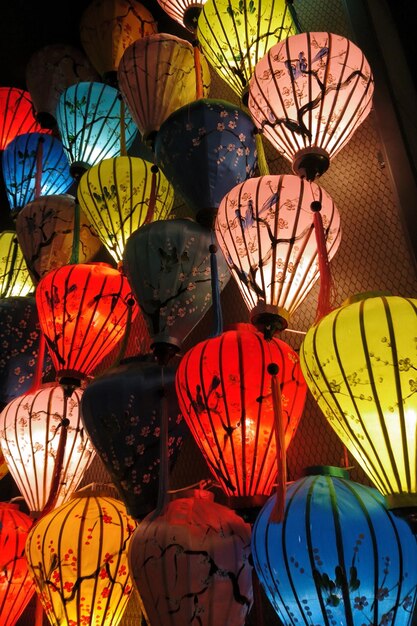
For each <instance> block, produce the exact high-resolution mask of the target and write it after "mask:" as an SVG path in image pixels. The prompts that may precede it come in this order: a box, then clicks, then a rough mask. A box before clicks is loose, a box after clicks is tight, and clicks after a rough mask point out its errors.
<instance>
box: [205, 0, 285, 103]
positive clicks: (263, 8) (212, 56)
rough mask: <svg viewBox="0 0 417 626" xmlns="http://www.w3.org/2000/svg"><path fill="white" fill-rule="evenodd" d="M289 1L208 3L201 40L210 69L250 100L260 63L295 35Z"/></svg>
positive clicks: (223, 0) (224, 0)
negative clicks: (250, 82) (274, 47)
mask: <svg viewBox="0 0 417 626" xmlns="http://www.w3.org/2000/svg"><path fill="white" fill-rule="evenodd" d="M289 4H290V3H289V2H286V0H207V2H206V3H205V4H204V6H203V9H202V11H201V12H200V14H199V17H198V22H197V39H198V42H199V44H200V46H201V50H202V52H203V54H204V56H205V57H206V58H207V61H208V62H209V63H210V66H211V67H212V68H213V69H214V70H215V71H216V72H217V74H218V75H219V76H220V77H221V78H222V79H223V80H225V81H226V83H227V84H228V86H229V87H230V88H231V89H232V90H233V91H234V92H235V93H236V94H237V95H238V96H240V97H241V98H242V99H243V100H246V97H247V90H248V85H249V80H250V78H251V76H252V74H253V72H254V69H255V66H256V64H257V62H258V61H259V59H261V58H262V57H263V56H264V54H266V52H267V51H268V50H269V48H270V47H271V46H273V45H274V44H275V43H276V42H277V41H280V40H281V39H284V38H285V37H288V36H289V35H293V34H295V32H296V30H295V26H294V24H293V19H292V16H291V11H290V9H289V7H288V5H289Z"/></svg>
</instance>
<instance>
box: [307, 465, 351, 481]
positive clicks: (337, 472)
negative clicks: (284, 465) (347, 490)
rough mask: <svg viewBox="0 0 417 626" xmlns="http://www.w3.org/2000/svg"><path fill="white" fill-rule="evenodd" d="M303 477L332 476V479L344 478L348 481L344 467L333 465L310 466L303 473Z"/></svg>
mask: <svg viewBox="0 0 417 626" xmlns="http://www.w3.org/2000/svg"><path fill="white" fill-rule="evenodd" d="M303 476H332V478H346V479H347V480H349V478H350V476H349V471H348V470H347V469H346V468H344V467H336V466H334V465H310V466H309V467H306V468H305V469H304V471H303Z"/></svg>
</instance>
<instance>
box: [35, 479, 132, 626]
mask: <svg viewBox="0 0 417 626" xmlns="http://www.w3.org/2000/svg"><path fill="white" fill-rule="evenodd" d="M135 527H136V522H135V520H133V519H132V518H131V517H130V516H129V515H128V514H127V512H126V508H125V506H124V505H123V503H122V502H120V500H118V499H116V498H113V497H110V496H108V495H104V491H103V490H102V491H100V490H99V489H97V488H94V487H86V488H84V489H82V490H80V491H78V492H76V493H75V494H73V495H72V497H71V498H70V500H69V501H68V502H66V503H64V504H62V505H61V506H59V507H57V508H56V509H54V510H53V511H51V512H50V513H48V514H47V515H44V516H43V517H42V518H41V519H40V520H39V521H38V522H37V523H36V524H35V526H34V527H33V528H32V529H31V531H30V533H29V536H28V539H27V542H26V557H27V560H28V562H29V569H30V572H31V574H32V577H33V579H34V582H35V587H36V592H37V594H38V597H39V599H40V601H41V604H42V606H43V609H44V611H45V614H46V616H47V617H48V619H49V622H50V623H51V624H53V625H54V626H58V624H66V625H67V624H68V626H69V625H72V624H94V625H95V626H117V624H119V622H120V620H121V619H122V617H123V614H124V612H125V610H126V606H127V603H128V600H129V598H130V597H131V594H132V590H133V583H132V578H131V575H130V573H129V569H128V556H127V552H128V548H129V542H130V540H131V537H132V534H133V531H134V529H135ZM140 619H141V616H140V615H139V616H138V620H139V623H140Z"/></svg>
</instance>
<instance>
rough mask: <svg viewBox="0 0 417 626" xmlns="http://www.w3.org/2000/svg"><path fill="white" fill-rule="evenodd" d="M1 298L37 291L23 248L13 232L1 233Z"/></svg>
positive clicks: (5, 231)
mask: <svg viewBox="0 0 417 626" xmlns="http://www.w3.org/2000/svg"><path fill="white" fill-rule="evenodd" d="M0 250H1V252H0V298H9V297H11V296H26V295H28V294H29V293H31V292H33V291H34V290H35V287H34V284H33V281H32V279H31V276H30V274H29V271H28V268H27V265H26V261H25V259H24V257H23V253H22V248H21V246H20V244H19V241H18V238H17V235H16V233H15V232H14V231H13V230H3V231H2V232H1V233H0Z"/></svg>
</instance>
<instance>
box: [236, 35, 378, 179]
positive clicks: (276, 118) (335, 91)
mask: <svg viewBox="0 0 417 626" xmlns="http://www.w3.org/2000/svg"><path fill="white" fill-rule="evenodd" d="M373 91H374V80H373V76H372V71H371V68H370V66H369V63H368V61H367V60H366V58H365V56H364V55H363V53H362V51H361V50H360V49H359V48H358V47H357V46H356V45H355V44H354V43H353V42H351V41H349V40H348V39H346V38H345V37H342V36H341V35H335V34H333V33H327V32H312V33H310V32H307V33H301V34H299V35H293V36H292V37H288V39H285V40H284V41H280V42H279V43H277V44H275V45H274V46H272V48H270V50H269V51H268V52H267V54H265V56H264V57H263V58H262V59H261V60H260V61H259V62H258V64H257V65H256V68H255V72H254V74H253V77H252V79H251V81H250V86H249V102H248V106H249V110H250V112H251V115H252V118H253V121H254V123H255V124H256V126H257V127H258V128H259V129H260V130H261V132H262V133H263V134H264V136H265V137H266V138H267V139H269V141H270V142H271V144H272V145H273V146H274V148H276V149H277V150H278V152H279V153H280V154H282V156H284V157H285V158H286V159H287V160H289V161H290V162H292V167H293V170H294V172H295V173H296V174H297V175H299V176H302V177H306V178H307V179H308V180H314V178H315V177H316V176H320V175H321V174H323V173H324V172H325V171H326V170H327V168H328V167H329V164H330V161H331V160H332V159H333V158H334V157H335V156H336V154H337V153H338V152H339V150H341V149H342V148H343V146H344V145H345V144H346V143H347V142H348V141H349V140H350V138H351V137H352V135H353V133H354V132H355V130H356V129H357V128H358V126H359V125H360V124H361V123H362V122H363V121H364V120H365V118H366V117H367V115H368V114H369V113H370V111H371V108H372V95H373Z"/></svg>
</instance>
